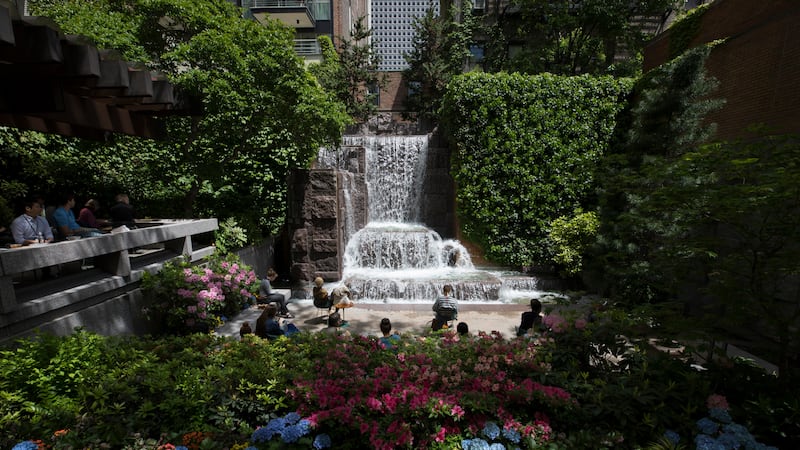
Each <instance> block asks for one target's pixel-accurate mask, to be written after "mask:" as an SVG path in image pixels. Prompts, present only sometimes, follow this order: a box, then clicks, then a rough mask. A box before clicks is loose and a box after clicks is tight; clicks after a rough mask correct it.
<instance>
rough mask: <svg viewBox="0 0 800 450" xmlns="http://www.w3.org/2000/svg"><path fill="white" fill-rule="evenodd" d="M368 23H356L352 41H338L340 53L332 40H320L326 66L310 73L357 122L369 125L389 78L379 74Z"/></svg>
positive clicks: (350, 37) (377, 60) (313, 66)
mask: <svg viewBox="0 0 800 450" xmlns="http://www.w3.org/2000/svg"><path fill="white" fill-rule="evenodd" d="M364 19H365V18H364V17H359V18H358V19H357V20H356V22H355V23H354V24H353V28H352V30H351V31H350V36H349V37H344V36H339V37H337V40H338V53H337V52H336V51H335V50H334V48H333V46H332V44H331V43H330V40H329V39H328V38H320V39H319V42H320V46H321V49H322V58H323V59H322V63H321V64H318V65H312V66H311V67H310V69H309V70H310V71H311V72H312V73H313V74H314V75H315V76H316V78H317V81H318V82H319V83H320V85H322V86H323V87H324V88H325V89H326V91H328V92H329V93H330V94H331V96H332V97H333V98H335V99H336V100H338V101H339V102H340V103H341V104H343V105H344V107H345V110H346V111H347V114H348V115H349V116H350V118H351V119H352V120H354V121H357V122H365V121H366V120H367V119H369V118H370V117H371V116H372V115H374V114H375V113H376V112H377V111H378V105H377V104H376V100H377V98H378V93H379V91H380V89H382V88H383V87H384V86H385V85H386V77H385V75H383V74H381V73H379V72H378V64H380V55H379V54H378V53H377V50H376V47H375V46H376V43H375V41H374V40H373V39H371V37H372V30H370V29H368V28H367V26H366V25H365V24H364Z"/></svg>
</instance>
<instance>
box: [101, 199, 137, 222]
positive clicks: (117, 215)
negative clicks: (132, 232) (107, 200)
mask: <svg viewBox="0 0 800 450" xmlns="http://www.w3.org/2000/svg"><path fill="white" fill-rule="evenodd" d="M114 201H116V202H117V203H116V204H115V205H114V206H112V207H111V208H110V209H109V210H108V214H109V215H110V216H111V226H112V227H114V228H116V227H121V226H123V225H125V226H126V227H128V228H136V219H135V217H136V212H135V211H134V209H133V206H131V204H130V199H129V198H128V194H117V196H116V197H114Z"/></svg>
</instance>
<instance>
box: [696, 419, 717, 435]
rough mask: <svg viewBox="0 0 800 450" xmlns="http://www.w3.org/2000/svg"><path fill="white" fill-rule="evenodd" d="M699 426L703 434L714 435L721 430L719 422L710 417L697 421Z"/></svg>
mask: <svg viewBox="0 0 800 450" xmlns="http://www.w3.org/2000/svg"><path fill="white" fill-rule="evenodd" d="M697 428H698V429H699V430H700V432H701V433H703V434H707V435H712V434H714V433H716V432H717V431H718V430H719V424H718V423H717V422H714V421H713V420H711V419H709V418H708V417H703V418H702V419H700V420H698V421H697Z"/></svg>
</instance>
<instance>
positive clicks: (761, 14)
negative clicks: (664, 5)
mask: <svg viewBox="0 0 800 450" xmlns="http://www.w3.org/2000/svg"><path fill="white" fill-rule="evenodd" d="M798 24H800V2H798V1H796V0H768V1H760V2H756V1H752V0H716V1H715V2H714V3H712V4H711V5H710V6H709V7H708V10H706V11H705V12H704V13H703V15H702V17H701V19H700V24H699V28H698V29H697V32H696V33H695V34H694V36H693V38H692V39H691V40H690V41H689V48H691V47H694V46H697V45H701V44H705V43H708V42H712V41H714V40H718V39H725V42H724V43H722V44H720V45H718V46H717V47H715V48H714V50H713V51H712V52H711V56H710V57H709V60H708V62H707V69H708V72H709V74H710V75H711V76H713V77H715V78H717V80H719V82H720V86H719V89H718V90H717V93H716V94H717V95H718V96H719V97H722V98H725V99H726V102H727V103H726V104H725V106H724V107H723V108H722V109H721V110H719V111H717V112H715V113H714V114H713V115H711V116H710V117H709V119H710V120H711V121H713V122H716V123H717V124H718V131H717V137H718V138H720V139H736V138H747V137H750V136H752V134H751V133H748V132H747V130H746V129H747V127H749V126H751V125H753V124H765V125H767V126H768V127H769V129H770V130H771V131H772V132H773V133H774V134H784V133H800V34H798V28H797V27H798ZM672 32H674V29H672V28H671V29H668V30H667V31H666V32H664V33H662V34H660V35H659V36H657V37H656V38H655V39H654V40H653V41H652V42H651V43H650V44H649V45H648V46H647V47H646V48H645V51H644V70H645V71H647V70H650V69H652V68H654V67H657V66H659V65H660V64H663V63H664V62H666V61H667V60H668V59H669V54H670V39H671V34H672Z"/></svg>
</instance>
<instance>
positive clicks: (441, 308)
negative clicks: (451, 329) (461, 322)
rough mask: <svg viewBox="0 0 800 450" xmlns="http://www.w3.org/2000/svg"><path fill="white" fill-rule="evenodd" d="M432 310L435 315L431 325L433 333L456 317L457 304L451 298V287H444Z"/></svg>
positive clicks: (447, 285)
mask: <svg viewBox="0 0 800 450" xmlns="http://www.w3.org/2000/svg"><path fill="white" fill-rule="evenodd" d="M432 309H433V311H434V312H435V313H436V316H435V317H434V318H433V324H432V325H431V328H432V329H433V331H438V330H441V329H442V326H443V325H444V324H445V323H447V322H448V321H450V320H455V319H456V318H457V317H458V302H456V299H455V298H454V297H453V286H451V285H449V284H446V285H444V287H443V288H442V295H440V296H439V298H437V299H436V301H435V302H434V303H433V308H432Z"/></svg>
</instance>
